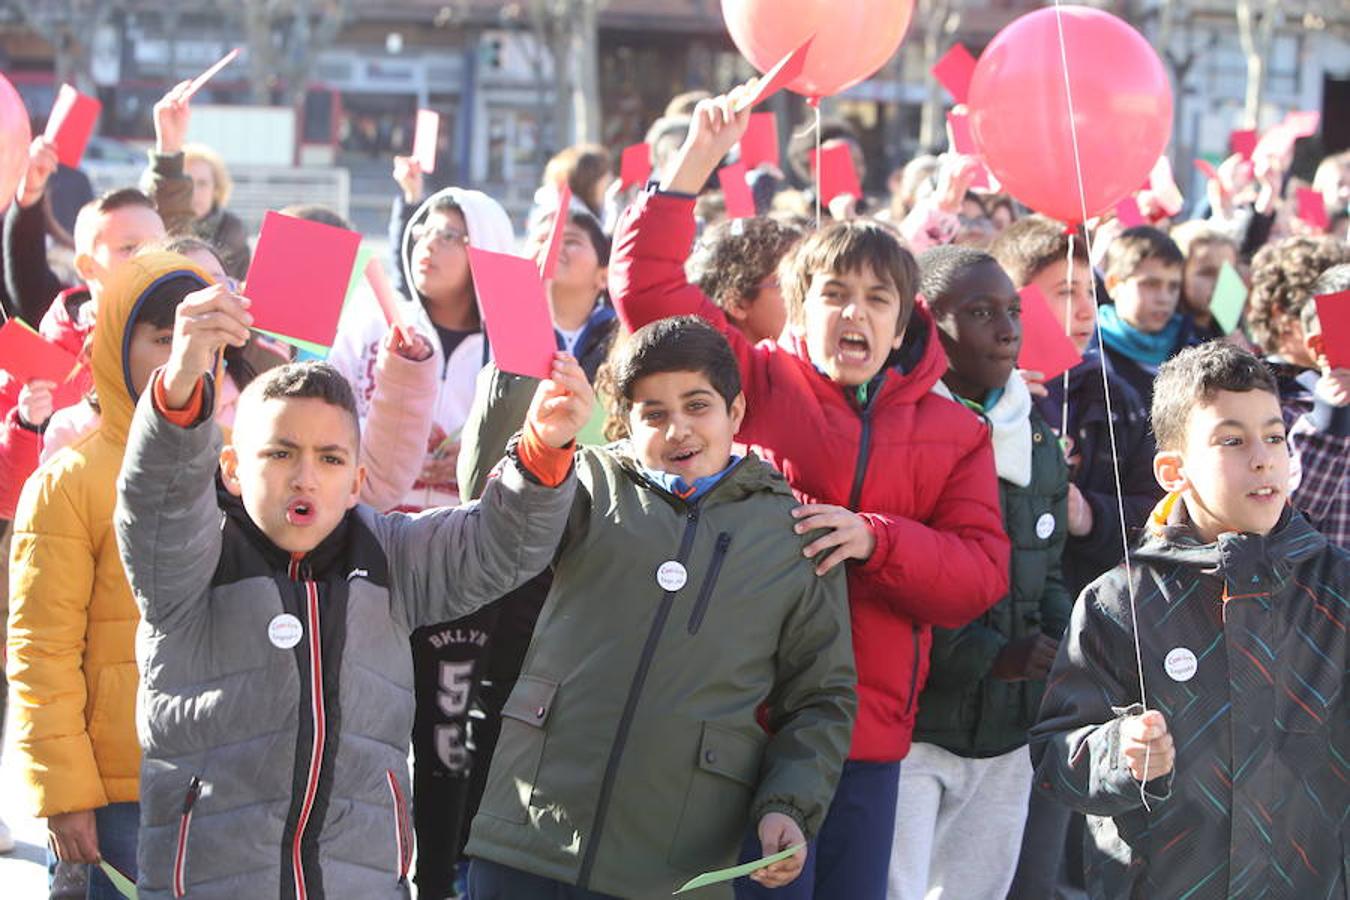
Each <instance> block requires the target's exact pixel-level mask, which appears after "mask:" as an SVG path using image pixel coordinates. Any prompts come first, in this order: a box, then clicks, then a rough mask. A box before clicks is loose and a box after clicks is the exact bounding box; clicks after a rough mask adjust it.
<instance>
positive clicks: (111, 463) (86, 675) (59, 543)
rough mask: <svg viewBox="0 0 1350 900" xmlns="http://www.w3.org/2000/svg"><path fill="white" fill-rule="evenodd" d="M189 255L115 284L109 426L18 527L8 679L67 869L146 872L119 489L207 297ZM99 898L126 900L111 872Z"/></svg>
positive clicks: (103, 387)
mask: <svg viewBox="0 0 1350 900" xmlns="http://www.w3.org/2000/svg"><path fill="white" fill-rule="evenodd" d="M206 284H207V278H206V273H205V272H203V271H202V270H201V269H199V268H198V267H196V266H195V265H193V264H192V263H190V262H188V261H187V260H186V259H184V258H183V257H181V256H177V255H175V254H171V253H150V254H146V255H144V256H137V257H135V258H134V259H132V260H130V261H129V262H125V263H123V264H121V266H120V267H119V271H118V272H117V273H116V275H115V276H114V277H113V279H112V280H111V281H109V282H107V283H106V284H104V289H103V290H102V292H101V295H100V298H99V316H98V322H97V324H96V325H95V326H94V345H93V365H92V368H93V372H94V385H95V388H96V389H97V391H98V398H99V405H100V408H101V410H102V414H101V417H100V421H99V425H98V427H97V428H96V429H95V430H94V431H92V432H91V433H89V434H87V435H85V436H84V437H83V438H81V439H80V440H78V441H76V442H75V443H74V444H73V445H72V446H70V447H67V448H66V449H65V450H64V451H62V452H61V453H59V454H58V455H57V456H56V457H54V458H53V459H52V460H51V461H50V462H48V463H47V464H46V465H45V466H43V467H42V468H41V469H39V470H38V472H37V473H36V474H35V475H34V476H33V477H32V478H30V479H29V480H28V483H27V485H25V487H24V490H23V494H22V495H21V497H20V500H19V508H18V512H17V514H16V515H15V519H14V545H13V548H12V551H11V561H10V572H11V586H12V596H11V598H10V615H9V645H8V646H9V661H8V673H7V674H8V677H9V681H10V685H11V687H12V689H13V696H14V700H15V714H16V719H15V721H14V732H13V733H14V734H16V735H18V736H19V737H18V740H17V741H16V743H15V749H16V750H17V751H18V752H17V754H16V755H15V756H14V757H13V759H12V760H11V762H12V763H14V764H16V765H17V766H18V768H19V770H20V771H21V773H22V777H23V780H24V782H25V785H26V787H27V788H28V792H29V796H30V801H31V805H32V806H33V807H34V810H33V813H34V815H36V816H45V817H46V818H47V829H48V831H49V832H50V833H51V840H52V843H53V845H54V847H55V850H56V853H57V855H58V856H59V857H60V859H62V860H64V861H67V862H75V863H93V862H96V861H98V860H99V859H100V858H103V859H106V860H108V862H109V863H111V864H112V865H113V866H115V867H116V868H117V869H119V870H120V871H122V872H124V873H126V874H128V875H131V876H134V875H135V872H136V832H137V824H138V816H137V805H136V804H137V800H138V797H139V790H138V773H137V770H138V767H139V763H140V748H139V746H138V745H137V743H136V721H135V709H134V705H135V698H136V680H137V673H136V657H135V647H134V642H133V635H134V634H135V630H136V626H137V622H138V619H139V616H138V614H137V611H136V605H135V603H134V602H133V601H132V597H131V589H130V587H129V586H128V584H127V579H126V575H125V574H124V573H123V571H122V563H121V561H120V560H119V559H118V557H117V552H116V550H115V547H114V543H113V540H112V538H113V535H112V515H113V505H114V503H115V501H116V490H115V487H114V480H115V477H116V473H117V470H118V467H119V466H120V465H121V464H122V454H123V451H124V448H125V444H126V440H127V428H128V427H129V425H130V423H131V414H132V409H133V405H134V403H135V401H136V398H137V397H138V396H139V395H140V394H141V393H142V392H143V391H144V390H145V387H146V384H147V382H148V381H149V378H150V373H151V372H152V371H154V369H155V367H157V366H159V365H161V364H163V362H164V361H165V359H167V358H168V353H169V341H170V339H171V337H172V333H173V332H172V326H173V321H174V308H175V307H176V306H177V305H178V303H179V301H181V300H182V299H183V297H184V296H186V295H187V294H189V293H191V292H193V291H197V290H200V289H201V288H204V287H205V286H206ZM89 896H90V897H91V898H100V900H102V898H116V897H119V896H120V895H119V894H118V893H117V892H116V889H115V888H114V887H113V886H112V883H111V882H110V881H108V879H107V877H106V876H104V874H103V873H102V872H100V871H97V870H95V871H93V872H92V873H91V876H90V893H89Z"/></svg>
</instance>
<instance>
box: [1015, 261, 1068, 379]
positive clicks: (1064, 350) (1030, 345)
mask: <svg viewBox="0 0 1350 900" xmlns="http://www.w3.org/2000/svg"><path fill="white" fill-rule="evenodd" d="M1018 294H1019V295H1020V296H1021V298H1022V352H1021V353H1019V354H1018V356H1017V367H1018V368H1019V369H1025V370H1026V371H1029V372H1040V373H1041V374H1042V375H1043V376H1045V380H1046V381H1049V380H1050V379H1052V378H1056V377H1058V376H1060V375H1063V374H1064V373H1065V372H1066V371H1068V370H1069V369H1072V368H1073V367H1074V366H1076V365H1078V364H1079V363H1080V362H1082V361H1083V354H1081V353H1079V352H1078V348H1077V347H1075V346H1074V344H1073V340H1072V339H1071V338H1070V337H1069V336H1068V335H1067V334H1065V333H1064V326H1063V325H1061V324H1060V323H1059V320H1058V319H1056V318H1055V314H1054V313H1052V312H1051V311H1050V304H1049V303H1048V302H1046V299H1045V295H1044V294H1042V293H1041V289H1040V288H1038V287H1036V286H1035V285H1034V284H1029V285H1027V286H1026V287H1024V288H1022V290H1020V291H1018Z"/></svg>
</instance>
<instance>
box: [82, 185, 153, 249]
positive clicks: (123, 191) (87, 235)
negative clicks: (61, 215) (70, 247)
mask: <svg viewBox="0 0 1350 900" xmlns="http://www.w3.org/2000/svg"><path fill="white" fill-rule="evenodd" d="M138 206H139V207H141V208H143V209H148V210H150V211H151V212H153V213H155V214H156V215H158V214H159V210H158V209H156V208H155V204H154V202H153V201H151V199H150V198H149V197H147V196H146V195H145V194H143V193H142V192H141V191H139V190H137V189H136V188H133V187H126V188H117V189H115V190H111V191H105V192H104V193H102V194H99V195H98V196H97V197H95V198H94V199H93V200H90V201H89V202H88V203H86V204H85V205H84V206H81V207H80V211H79V213H78V214H76V216H75V229H74V235H73V237H74V238H75V250H76V252H81V250H80V248H81V247H89V246H91V245H92V243H93V240H94V235H95V233H96V226H95V224H94V223H95V222H96V221H97V217H98V216H102V215H107V214H108V213H112V212H117V211H118V210H119V209H130V208H133V207H138Z"/></svg>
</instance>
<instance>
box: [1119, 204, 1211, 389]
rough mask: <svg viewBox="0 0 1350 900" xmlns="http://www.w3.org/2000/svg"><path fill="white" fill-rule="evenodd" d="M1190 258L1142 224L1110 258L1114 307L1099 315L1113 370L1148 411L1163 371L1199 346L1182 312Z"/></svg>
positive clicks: (1124, 236) (1131, 230) (1129, 232)
mask: <svg viewBox="0 0 1350 900" xmlns="http://www.w3.org/2000/svg"><path fill="white" fill-rule="evenodd" d="M1185 263H1186V258H1185V257H1184V256H1182V255H1181V250H1179V249H1178V248H1177V245H1176V244H1174V243H1172V239H1171V238H1169V237H1168V236H1167V235H1166V234H1164V233H1163V232H1161V231H1159V230H1158V229H1156V228H1151V227H1149V226H1147V225H1140V226H1137V227H1135V228H1127V229H1125V230H1124V231H1122V232H1121V233H1120V236H1119V237H1117V238H1116V239H1115V240H1114V241H1112V242H1111V245H1110V248H1109V249H1108V250H1107V253H1106V290H1107V292H1108V293H1109V294H1110V295H1111V299H1112V300H1113V301H1114V304H1106V305H1105V306H1102V307H1101V309H1099V310H1098V311H1097V316H1098V319H1099V321H1100V324H1101V331H1102V344H1103V346H1104V347H1105V351H1106V357H1107V361H1108V362H1109V363H1110V366H1111V371H1112V372H1114V373H1116V374H1117V375H1119V376H1120V377H1121V379H1122V380H1123V381H1125V382H1126V383H1127V384H1129V385H1130V387H1132V388H1134V390H1135V392H1136V393H1138V394H1139V396H1140V398H1141V399H1142V400H1143V401H1144V405H1145V407H1147V406H1148V403H1149V401H1150V400H1151V398H1152V397H1153V376H1154V375H1155V374H1157V372H1158V367H1159V366H1160V365H1162V364H1163V363H1164V362H1165V361H1167V360H1168V359H1171V358H1172V357H1173V356H1175V355H1176V353H1177V351H1179V350H1181V349H1182V348H1183V347H1188V346H1190V345H1191V344H1193V343H1195V342H1196V336H1195V330H1194V326H1193V324H1192V323H1191V321H1190V320H1189V319H1187V318H1186V317H1185V316H1183V315H1182V314H1181V313H1179V312H1177V304H1178V303H1179V301H1180V299H1181V272H1182V268H1183V267H1184V266H1185Z"/></svg>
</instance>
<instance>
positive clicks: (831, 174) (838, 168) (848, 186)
mask: <svg viewBox="0 0 1350 900" xmlns="http://www.w3.org/2000/svg"><path fill="white" fill-rule="evenodd" d="M811 159H812V162H813V163H815V165H813V166H812V168H813V169H814V170H815V172H816V180H817V182H818V184H819V188H818V189H819V191H820V202H821V203H823V204H825V205H826V206H828V205H829V204H830V201H831V200H833V199H834V198H835V197H838V196H839V195H840V194H850V195H852V196H854V197H857V198H858V199H860V200H861V199H862V195H863V192H862V184H861V182H859V180H858V170H857V169H855V168H854V167H853V149H852V148H851V147H850V146H849V144H848V142H847V141H826V142H825V145H824V146H823V147H821V148H820V157H819V158H818V159H817V158H816V153H815V151H814V150H813V151H812V152H811Z"/></svg>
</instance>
